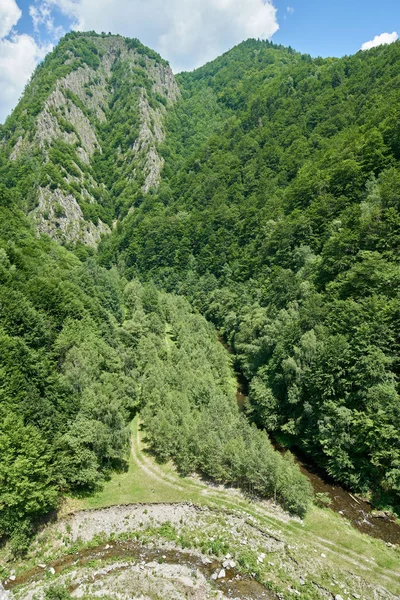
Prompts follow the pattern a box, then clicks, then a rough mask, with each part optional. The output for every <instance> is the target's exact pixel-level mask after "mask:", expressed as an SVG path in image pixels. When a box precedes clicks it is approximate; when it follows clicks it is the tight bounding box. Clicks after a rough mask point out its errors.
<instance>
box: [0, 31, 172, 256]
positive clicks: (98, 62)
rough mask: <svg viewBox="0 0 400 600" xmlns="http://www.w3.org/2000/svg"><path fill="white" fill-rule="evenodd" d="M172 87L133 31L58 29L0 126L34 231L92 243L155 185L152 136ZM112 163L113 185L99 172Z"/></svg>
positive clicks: (163, 66)
mask: <svg viewBox="0 0 400 600" xmlns="http://www.w3.org/2000/svg"><path fill="white" fill-rule="evenodd" d="M178 95H179V91H178V88H177V85H176V83H175V79H174V77H173V75H172V72H171V70H170V68H169V67H168V65H167V63H165V61H163V60H162V59H161V57H159V56H158V55H157V54H156V53H154V52H152V51H151V50H149V49H146V48H145V47H144V46H142V45H141V44H140V43H139V42H138V41H137V40H127V39H124V38H122V37H120V36H97V35H95V34H92V35H90V34H84V35H79V34H77V33H71V34H69V35H67V36H66V37H65V38H63V40H62V41H61V42H60V44H59V45H58V47H57V48H56V49H55V50H54V52H53V53H51V54H50V55H49V56H48V57H47V58H46V60H45V61H44V62H43V64H42V65H40V67H39V68H38V69H37V71H36V73H35V74H34V76H33V78H32V81H31V82H30V84H29V86H28V88H27V90H26V92H25V94H24V96H23V98H22V100H21V102H20V104H19V105H18V107H17V108H16V110H15V111H14V113H13V115H12V116H11V117H10V118H9V119H8V120H7V122H6V124H5V125H4V127H2V129H1V132H0V136H1V140H2V144H1V153H2V162H3V164H5V165H6V168H5V169H2V172H3V173H4V177H5V178H6V179H7V185H8V187H11V186H12V185H13V184H14V185H15V187H16V188H17V190H18V191H19V192H20V195H21V206H22V207H23V208H24V209H25V210H26V211H27V212H29V214H30V216H31V218H32V220H33V221H34V223H35V226H36V229H37V231H38V233H46V234H48V235H50V236H51V237H52V238H54V239H56V240H58V241H59V242H61V243H63V244H67V245H68V244H76V243H77V242H82V243H83V244H86V245H88V246H91V247H95V246H96V245H97V243H98V242H99V241H100V239H101V236H102V235H103V234H105V233H110V227H111V226H112V222H113V220H114V219H115V218H118V216H119V213H120V211H121V210H122V211H125V212H126V211H127V210H128V209H129V208H130V207H131V206H132V204H133V201H134V198H135V196H137V195H138V194H140V193H141V192H142V191H143V193H146V192H148V191H149V190H151V189H153V188H156V187H157V185H158V184H159V180H160V171H161V168H162V166H163V159H162V158H161V157H160V156H159V154H158V152H157V144H158V143H159V142H160V141H162V140H163V139H164V135H165V133H164V126H163V121H164V116H165V113H166V111H167V108H168V107H170V106H172V104H173V103H174V102H175V101H176V99H177V97H178ZM10 162H11V163H13V164H12V166H11V167H10ZM111 163H113V165H114V166H113V171H114V177H115V181H116V182H118V185H117V186H116V187H113V181H110V179H109V178H107V177H105V176H104V170H105V165H106V166H109V165H110V164H111ZM27 169H29V171H30V177H29V178H27ZM21 171H23V172H24V180H25V182H24V183H25V187H24V188H21V186H20V184H19V181H18V178H19V174H20V173H21ZM122 179H123V180H124V184H122V185H121V180H122ZM127 190H129V193H128V194H127Z"/></svg>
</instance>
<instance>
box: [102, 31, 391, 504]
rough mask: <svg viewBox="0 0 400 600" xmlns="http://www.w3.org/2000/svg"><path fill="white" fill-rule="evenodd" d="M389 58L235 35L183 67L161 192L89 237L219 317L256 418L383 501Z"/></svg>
mask: <svg viewBox="0 0 400 600" xmlns="http://www.w3.org/2000/svg"><path fill="white" fill-rule="evenodd" d="M399 65H400V44H399V43H396V44H393V45H390V46H385V47H379V48H375V49H373V50H371V51H368V52H359V53H358V54H356V55H355V56H351V57H345V58H343V59H325V60H323V59H320V58H318V59H312V58H311V57H310V56H307V55H300V54H297V53H295V52H294V51H292V50H291V49H284V48H280V47H276V46H274V45H272V44H269V43H264V42H256V41H254V40H249V41H248V42H245V43H243V44H241V45H240V46H238V47H237V48H234V49H233V50H232V51H230V52H228V53H227V54H226V55H224V56H222V57H220V58H219V59H217V60H216V61H214V62H213V63H210V64H209V65H206V66H205V67H202V68H201V69H198V70H197V71H195V72H193V73H187V74H182V75H179V77H178V81H179V83H180V86H181V89H182V94H183V100H182V101H181V102H179V103H178V104H177V106H176V108H175V110H174V111H172V112H171V114H170V115H169V117H168V120H167V129H168V135H167V138H166V141H165V143H164V145H163V148H162V150H161V152H162V153H163V155H164V156H165V159H166V164H165V168H164V170H163V173H162V184H161V187H160V191H159V194H158V195H156V196H155V197H154V195H153V196H150V197H147V198H146V199H145V201H144V202H143V204H142V206H141V207H140V208H139V209H138V210H137V211H135V213H134V214H132V215H130V216H128V217H127V218H126V220H125V221H124V222H123V223H122V224H121V225H120V226H119V227H118V228H117V229H116V231H114V232H113V234H112V236H110V237H109V238H108V239H107V240H105V241H104V243H103V245H102V248H101V259H102V261H103V264H113V263H114V262H116V261H117V260H118V261H119V263H120V264H125V265H126V270H125V273H126V274H127V275H132V274H139V275H140V276H141V277H145V278H148V279H153V280H155V281H156V282H158V284H159V285H163V286H166V287H167V289H170V290H174V291H178V292H180V293H185V294H187V295H188V296H189V298H190V299H191V300H192V302H193V303H194V304H195V305H196V306H197V307H198V308H200V309H201V310H202V311H203V313H204V314H206V315H207V316H208V317H209V318H210V319H212V320H213V321H214V322H215V323H216V324H217V325H218V327H219V328H220V330H221V332H222V333H223V334H224V335H225V337H226V338H227V340H228V341H229V342H230V344H231V345H232V346H233V348H234V349H235V352H236V356H237V359H238V361H239V364H240V366H241V368H242V370H243V371H244V373H245V375H246V377H247V378H248V380H249V381H250V404H249V406H248V410H249V412H250V414H251V415H252V418H254V420H255V421H256V422H257V423H258V424H259V425H260V426H263V427H266V428H267V429H268V430H269V431H270V432H271V433H273V435H274V436H275V437H276V438H279V439H280V440H281V441H282V442H284V443H285V444H287V445H293V444H294V445H297V446H301V448H302V449H303V450H305V451H306V452H307V453H308V454H310V455H312V456H313V457H314V459H315V460H316V461H317V462H318V463H319V464H320V465H321V466H323V467H324V468H325V469H326V470H327V471H328V473H329V474H330V475H332V476H333V477H334V478H335V480H337V481H340V482H342V483H345V484H346V485H348V486H350V487H351V488H352V489H353V490H358V491H362V492H363V493H368V492H371V491H372V490H373V495H374V501H376V502H381V503H383V504H384V503H385V502H386V501H390V502H392V503H393V504H395V505H397V506H399V494H400V470H399V460H400V445H399V436H398V430H399V428H400V400H399V395H398V392H399V387H398V386H399V384H398V377H399V374H400V367H399V350H400V339H399V331H400V328H399V315H400V313H399V302H400V296H399V293H400V292H399V290H400V267H399V248H400V238H399V232H400V217H399V209H400V205H399V193H398V190H399V187H400V165H399V159H400V151H399V119H398V116H399V105H400V104H399V103H400V95H399V89H400V87H399V83H400V68H399ZM121 259H122V260H121Z"/></svg>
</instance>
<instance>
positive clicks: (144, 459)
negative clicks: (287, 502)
mask: <svg viewBox="0 0 400 600" xmlns="http://www.w3.org/2000/svg"><path fill="white" fill-rule="evenodd" d="M135 437H136V440H135V441H132V455H133V459H134V461H135V463H136V464H137V466H138V467H139V468H140V469H143V471H145V473H146V474H147V475H148V476H150V477H152V478H153V479H154V480H155V482H158V483H162V484H163V485H168V486H170V487H173V488H175V489H178V490H181V491H187V488H186V489H185V488H184V487H183V486H182V485H180V484H179V480H178V475H176V478H175V477H174V476H173V475H167V474H166V473H165V472H164V471H163V470H162V469H161V468H160V467H158V466H157V465H156V463H155V462H154V461H153V460H152V459H151V458H150V457H148V456H146V455H145V454H144V453H143V452H141V451H140V447H141V435H140V430H139V427H138V428H137V430H136V435H135ZM136 448H137V449H138V450H139V452H137V450H136ZM190 485H193V489H194V490H195V491H196V492H197V493H198V492H199V490H200V491H201V493H202V494H204V495H207V496H208V497H209V498H215V499H219V500H223V501H224V502H226V503H229V504H232V503H233V502H235V501H236V502H240V494H239V497H236V498H233V497H232V494H229V493H227V492H225V491H223V490H215V489H214V488H213V487H211V486H207V485H206V484H203V483H194V482H193V483H192V482H190ZM235 495H236V496H237V494H235ZM268 508H269V507H261V506H260V505H256V504H254V505H252V512H253V513H254V514H258V515H259V516H260V517H262V518H267V519H268V520H270V519H274V520H276V519H277V518H278V515H276V514H274V512H272V511H271V512H269V510H268ZM271 513H272V514H271ZM283 520H284V521H286V522H288V521H289V520H290V518H287V517H286V519H283ZM268 533H269V532H268V531H266V534H268ZM271 533H272V532H271ZM287 534H288V535H290V536H293V535H294V534H293V533H292V532H287ZM302 537H303V540H304V541H306V542H308V543H309V544H310V545H312V546H313V547H314V548H315V549H318V554H319V555H321V554H326V555H329V554H333V555H334V556H335V558H336V559H339V560H341V561H344V562H347V563H348V566H349V567H350V568H351V567H357V568H358V569H360V570H361V571H362V572H364V573H366V574H367V573H369V572H370V571H371V569H373V570H374V571H375V573H376V574H377V576H378V577H379V579H381V580H382V581H385V582H388V583H389V582H390V583H392V584H393V583H394V584H396V585H399V584H400V569H399V570H397V569H389V568H383V567H380V566H379V565H377V564H376V562H375V561H374V560H371V558H368V557H366V556H362V555H360V554H358V553H356V552H354V551H353V550H351V549H349V548H346V547H342V546H340V545H338V544H336V543H335V542H331V541H330V540H327V539H325V538H322V537H320V536H318V535H316V534H314V533H312V532H307V531H304V533H303V536H302Z"/></svg>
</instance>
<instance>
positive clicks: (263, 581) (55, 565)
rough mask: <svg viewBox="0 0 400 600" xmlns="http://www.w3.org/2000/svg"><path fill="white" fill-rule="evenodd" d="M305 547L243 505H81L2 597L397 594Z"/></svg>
mask: <svg viewBox="0 0 400 600" xmlns="http://www.w3.org/2000/svg"><path fill="white" fill-rule="evenodd" d="M299 556H300V557H301V552H300V553H299V548H293V547H291V546H290V545H288V544H287V543H286V541H285V539H284V538H283V537H281V535H280V533H279V531H274V530H273V529H269V528H266V527H265V526H262V525H261V524H260V523H259V522H258V521H257V520H256V519H255V518H254V517H251V516H249V515H248V514H246V513H244V512H242V511H239V510H238V511H226V510H218V509H213V508H211V507H198V506H195V505H193V504H191V503H182V504H168V503H159V504H143V505H128V506H114V507H109V508H105V509H100V510H89V511H79V512H77V513H75V514H72V515H69V516H68V517H67V518H65V519H63V520H61V521H59V522H57V523H55V524H53V525H50V526H48V527H46V528H45V529H44V530H43V532H42V533H41V534H40V535H39V536H38V538H37V540H36V541H35V543H34V545H33V547H32V550H31V553H30V560H29V561H28V562H25V564H24V565H23V567H22V568H17V570H16V572H12V571H10V574H9V576H8V577H7V579H5V580H4V581H3V584H4V587H5V588H6V589H5V590H4V589H3V590H2V591H1V589H0V599H1V600H5V599H6V598H7V600H11V598H13V599H14V600H48V599H50V598H51V599H53V598H57V599H58V598H63V599H64V598H67V597H68V596H65V595H64V596H60V595H58V596H55V595H54V594H55V593H58V594H61V591H62V593H69V594H70V596H69V597H72V598H84V599H88V598H104V599H113V600H114V599H118V600H128V599H129V600H156V599H161V598H163V599H171V600H175V599H176V600H180V599H182V600H183V599H185V598H186V599H188V598H189V599H191V600H200V599H208V598H219V599H223V598H238V599H254V600H258V599H262V598H270V599H273V598H276V599H281V600H283V599H289V598H295V597H299V598H304V599H305V600H306V599H309V600H311V599H314V598H315V599H317V598H333V599H336V600H350V599H352V598H355V599H357V598H363V599H365V600H367V599H368V600H369V599H371V600H372V599H374V600H394V599H395V598H396V597H397V596H395V595H393V594H391V593H390V592H388V591H387V590H385V589H383V588H378V587H376V586H374V587H373V586H371V585H369V584H368V582H367V581H366V580H363V579H361V578H360V577H355V576H354V575H353V574H351V573H344V572H339V571H337V570H335V569H333V568H332V563H330V562H329V559H328V558H327V556H326V555H325V554H324V553H320V552H317V551H315V552H313V554H310V553H308V554H307V555H306V554H304V556H303V560H301V558H300V559H299ZM327 569H328V570H330V572H329V575H328V578H327V577H326V575H327ZM323 579H324V580H325V582H326V581H327V579H328V580H329V583H328V585H326V583H325V585H324V584H323V583H321V582H322V580H323ZM60 590H61V591H60Z"/></svg>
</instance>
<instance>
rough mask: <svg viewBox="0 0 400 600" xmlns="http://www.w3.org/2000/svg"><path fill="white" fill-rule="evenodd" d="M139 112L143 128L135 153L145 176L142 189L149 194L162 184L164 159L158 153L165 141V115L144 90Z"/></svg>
mask: <svg viewBox="0 0 400 600" xmlns="http://www.w3.org/2000/svg"><path fill="white" fill-rule="evenodd" d="M164 111H165V109H164ZM164 111H163V112H164ZM139 112H140V117H141V128H140V133H139V136H138V138H137V140H136V141H135V144H134V146H133V153H134V156H135V157H137V158H138V159H139V167H138V168H141V170H142V171H143V173H144V175H145V182H144V185H143V187H142V189H143V192H145V193H147V192H148V191H149V190H150V189H151V188H154V187H157V186H158V185H159V183H160V179H161V170H162V168H163V166H164V159H163V158H162V157H161V156H160V155H159V154H158V152H157V144H158V143H159V142H161V141H162V140H163V139H164V137H165V133H164V129H163V125H162V115H163V113H162V112H161V110H159V111H158V110H154V109H153V108H152V107H151V106H150V104H149V102H148V100H147V96H146V92H145V91H144V90H142V92H141V95H140V98H139Z"/></svg>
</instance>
